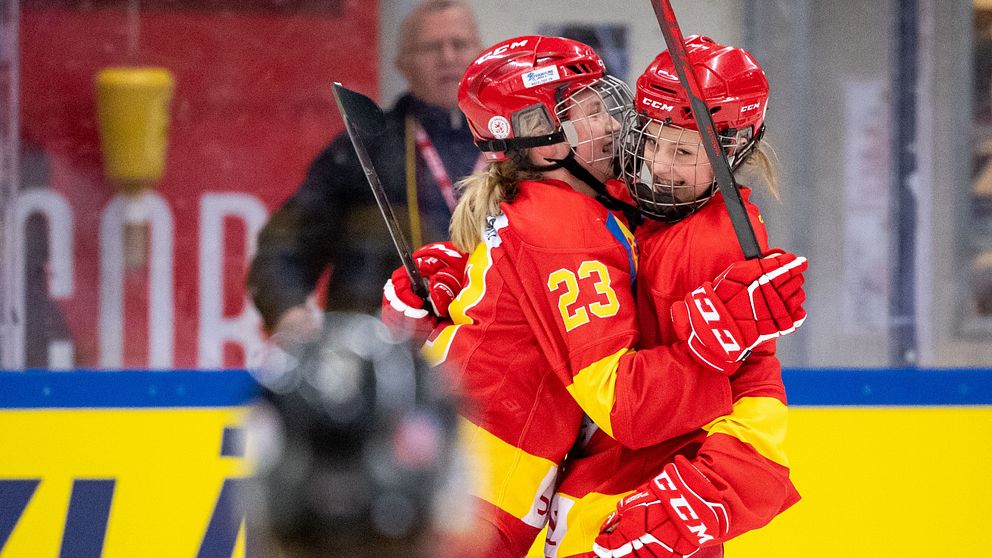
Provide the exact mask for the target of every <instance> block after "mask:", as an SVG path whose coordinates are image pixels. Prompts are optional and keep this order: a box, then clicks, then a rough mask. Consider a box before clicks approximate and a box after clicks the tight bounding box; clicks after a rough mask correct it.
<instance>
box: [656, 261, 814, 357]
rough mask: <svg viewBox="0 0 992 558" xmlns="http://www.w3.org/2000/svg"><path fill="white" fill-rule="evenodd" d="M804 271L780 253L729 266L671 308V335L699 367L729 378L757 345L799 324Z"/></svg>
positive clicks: (802, 313)
mask: <svg viewBox="0 0 992 558" xmlns="http://www.w3.org/2000/svg"><path fill="white" fill-rule="evenodd" d="M807 267H808V265H807V263H806V258H802V257H797V256H796V255H794V254H789V253H786V252H782V251H781V250H773V251H771V252H770V253H768V254H767V255H766V256H765V257H763V258H760V259H754V260H746V261H743V262H737V263H734V264H731V266H730V267H728V268H727V269H726V270H725V271H724V272H723V273H721V274H720V276H719V277H717V278H716V280H715V281H714V282H713V283H709V282H706V283H703V286H701V287H699V288H698V289H696V290H694V291H692V292H691V293H689V294H688V295H686V297H685V299H684V300H682V301H680V302H676V303H675V304H673V305H672V321H673V322H674V324H675V334H676V335H677V336H678V337H679V339H681V340H683V341H686V342H687V343H688V345H689V352H690V353H691V354H692V355H693V356H694V357H695V358H696V360H698V361H699V362H700V363H701V364H703V365H705V366H708V367H710V368H712V369H713V370H716V371H717V372H721V373H723V374H727V375H730V374H733V373H734V372H735V371H736V370H737V368H738V367H739V366H740V362H741V361H743V360H744V359H745V358H747V356H748V355H749V354H751V351H753V350H754V348H755V347H757V346H758V345H760V344H762V343H764V342H766V341H769V340H771V339H775V338H776V337H781V336H782V335H787V334H789V333H792V332H793V331H795V330H796V328H798V327H799V326H800V325H802V323H803V321H804V320H805V319H806V311H805V310H803V307H802V305H803V302H804V301H805V300H806V293H805V291H803V281H804V278H803V272H804V271H805V270H806V268H807Z"/></svg>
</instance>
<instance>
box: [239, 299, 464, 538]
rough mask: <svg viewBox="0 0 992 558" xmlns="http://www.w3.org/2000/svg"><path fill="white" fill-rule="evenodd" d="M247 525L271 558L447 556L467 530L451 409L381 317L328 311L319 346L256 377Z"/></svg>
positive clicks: (291, 354) (432, 377)
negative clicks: (259, 392) (258, 390)
mask: <svg viewBox="0 0 992 558" xmlns="http://www.w3.org/2000/svg"><path fill="white" fill-rule="evenodd" d="M256 376H257V378H258V380H259V383H260V384H261V385H262V386H263V396H262V398H261V401H260V402H259V404H258V405H256V408H255V409H254V410H253V413H252V414H251V417H250V418H249V421H248V442H249V445H248V448H249V457H250V458H251V459H252V465H253V466H254V468H255V481H254V482H253V483H252V489H251V490H250V492H249V494H248V495H247V500H248V501H247V504H248V510H249V519H250V521H249V528H254V529H257V530H258V531H260V532H261V533H262V534H263V536H262V537H261V538H262V539H263V540H264V542H263V545H266V546H269V547H272V546H275V547H277V548H279V554H278V555H280V556H356V557H360V556H378V557H388V556H417V555H423V556H428V555H430V556H447V555H451V554H450V553H448V552H446V551H445V548H448V547H451V548H454V547H456V546H458V544H457V543H455V540H457V539H459V538H460V537H464V536H465V535H466V534H467V533H466V532H465V531H467V529H468V528H469V527H468V525H467V524H466V521H467V520H466V518H467V517H468V516H469V515H470V513H469V511H470V508H469V506H470V505H471V504H470V500H469V497H468V496H467V494H468V486H467V482H468V480H467V478H466V474H465V466H464V463H463V460H462V459H461V458H460V455H459V452H458V451H457V450H456V447H457V445H456V443H455V424H456V416H457V409H456V404H455V401H454V398H453V396H452V394H451V390H450V389H449V388H448V387H447V386H446V384H445V381H444V379H443V378H442V377H441V375H440V374H439V371H438V370H437V369H433V368H430V367H428V366H427V365H426V364H425V363H424V362H423V361H422V360H421V359H420V357H419V355H418V354H417V353H416V352H415V351H414V350H413V349H412V348H411V347H410V345H409V343H407V342H406V341H405V340H403V339H398V338H396V337H394V336H393V335H391V334H390V332H389V331H388V330H387V328H386V327H385V326H384V325H383V324H382V322H380V321H379V320H377V319H375V318H373V317H371V316H367V315H361V314H342V313H330V314H327V316H326V319H325V326H324V329H323V332H322V335H321V337H320V339H318V340H317V341H314V342H311V343H306V344H302V345H299V346H296V347H294V348H292V349H290V350H288V351H287V352H286V353H284V354H281V355H280V358H276V359H269V363H268V364H267V365H266V366H263V367H262V368H261V369H259V370H257V371H256Z"/></svg>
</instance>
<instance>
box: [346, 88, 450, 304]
mask: <svg viewBox="0 0 992 558" xmlns="http://www.w3.org/2000/svg"><path fill="white" fill-rule="evenodd" d="M331 89H332V90H333V91H334V101H335V102H336V103H337V105H338V111H340V112H341V118H343V119H344V127H345V130H346V131H347V132H348V137H349V138H350V139H351V145H352V146H353V147H354V148H355V154H356V155H357V156H358V162H359V163H361V165H362V170H363V171H364V172H365V178H366V179H367V180H368V183H369V186H370V187H371V188H372V195H373V196H375V202H376V205H378V206H379V212H380V213H382V219H383V221H385V222H386V229H388V230H389V236H390V237H391V238H392V239H393V245H394V246H395V247H396V252H397V253H398V254H399V256H400V261H401V262H402V263H403V267H404V268H405V269H406V272H407V274H408V275H409V276H410V286H411V288H412V289H413V292H414V294H416V295H417V296H419V297H420V298H421V300H423V301H424V308H427V309H428V310H430V311H434V307H433V304H431V301H430V295H429V291H428V288H427V282H426V281H425V280H424V277H423V276H422V275H421V274H420V270H419V269H417V264H416V262H414V261H413V256H412V255H411V252H410V244H409V243H408V242H407V240H406V236H404V235H403V230H402V229H401V228H400V224H399V221H398V220H397V219H396V214H395V213H393V206H392V205H390V203H389V199H388V198H387V197H386V190H385V189H384V188H383V187H382V182H381V181H380V180H379V175H378V174H377V173H376V172H375V167H374V166H372V158H371V157H369V152H368V150H366V149H365V143H364V142H363V140H362V134H361V133H359V132H360V131H361V132H364V133H365V134H366V135H380V134H381V133H382V131H383V130H384V129H385V117H384V116H383V114H382V109H380V108H379V105H377V104H375V101H373V100H372V99H369V98H368V97H366V96H365V95H362V94H361V93H358V92H357V91H352V90H350V89H348V88H346V87H345V86H343V85H341V84H340V83H338V82H334V83H333V84H332V86H331ZM435 314H436V312H435Z"/></svg>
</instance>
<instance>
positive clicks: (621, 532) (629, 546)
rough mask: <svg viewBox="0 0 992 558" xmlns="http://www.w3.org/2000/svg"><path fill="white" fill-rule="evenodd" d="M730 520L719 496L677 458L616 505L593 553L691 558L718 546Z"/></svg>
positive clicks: (608, 556) (611, 557)
mask: <svg viewBox="0 0 992 558" xmlns="http://www.w3.org/2000/svg"><path fill="white" fill-rule="evenodd" d="M729 530H730V517H729V516H728V515H727V510H726V508H725V507H724V506H723V504H720V503H719V493H718V492H717V490H716V488H715V487H714V486H713V485H712V484H710V482H709V481H708V480H706V477H704V476H703V474H702V473H700V472H699V470H698V469H696V468H695V467H693V466H692V464H691V463H689V461H688V460H687V459H686V458H685V457H682V456H681V455H679V456H676V457H675V462H674V463H669V464H668V465H666V466H665V468H664V469H663V470H662V472H661V474H660V475H658V476H657V477H655V478H654V479H652V480H651V481H649V482H648V483H646V484H644V485H642V486H641V487H640V488H639V489H638V490H637V491H635V492H634V493H633V494H631V495H629V496H627V497H625V498H623V499H622V500H620V501H619V502H617V509H616V511H614V512H613V513H611V514H610V516H609V517H607V518H606V521H605V522H604V523H603V526H602V527H601V528H600V534H599V536H598V537H596V543H595V544H593V551H595V553H596V556H599V557H600V558H620V557H621V556H623V557H630V558H638V557H646V556H676V557H680V556H692V555H693V554H694V553H696V552H697V551H698V550H699V549H700V547H707V546H714V545H718V544H721V543H722V542H724V537H725V536H726V535H727V533H728V532H729Z"/></svg>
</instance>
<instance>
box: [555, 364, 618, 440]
mask: <svg viewBox="0 0 992 558" xmlns="http://www.w3.org/2000/svg"><path fill="white" fill-rule="evenodd" d="M630 351H631V349H628V348H624V349H621V350H620V351H618V352H617V353H615V354H612V355H610V356H608V357H605V358H602V359H600V360H597V361H596V362H594V363H592V364H590V365H589V366H586V367H585V368H583V369H582V370H580V371H579V373H578V374H576V375H575V377H574V378H572V385H570V386H568V388H567V389H568V392H569V393H571V394H572V397H573V398H574V399H575V401H577V402H578V404H579V406H580V407H582V410H583V411H585V412H586V414H587V415H589V418H591V419H592V421H593V422H595V423H596V426H599V427H600V428H601V429H602V430H603V432H606V433H607V434H609V435H610V436H611V437H612V436H613V424H612V423H611V422H610V411H612V410H613V403H614V402H615V401H616V387H617V366H618V365H619V362H620V357H622V356H623V355H625V354H627V353H628V352H630Z"/></svg>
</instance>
